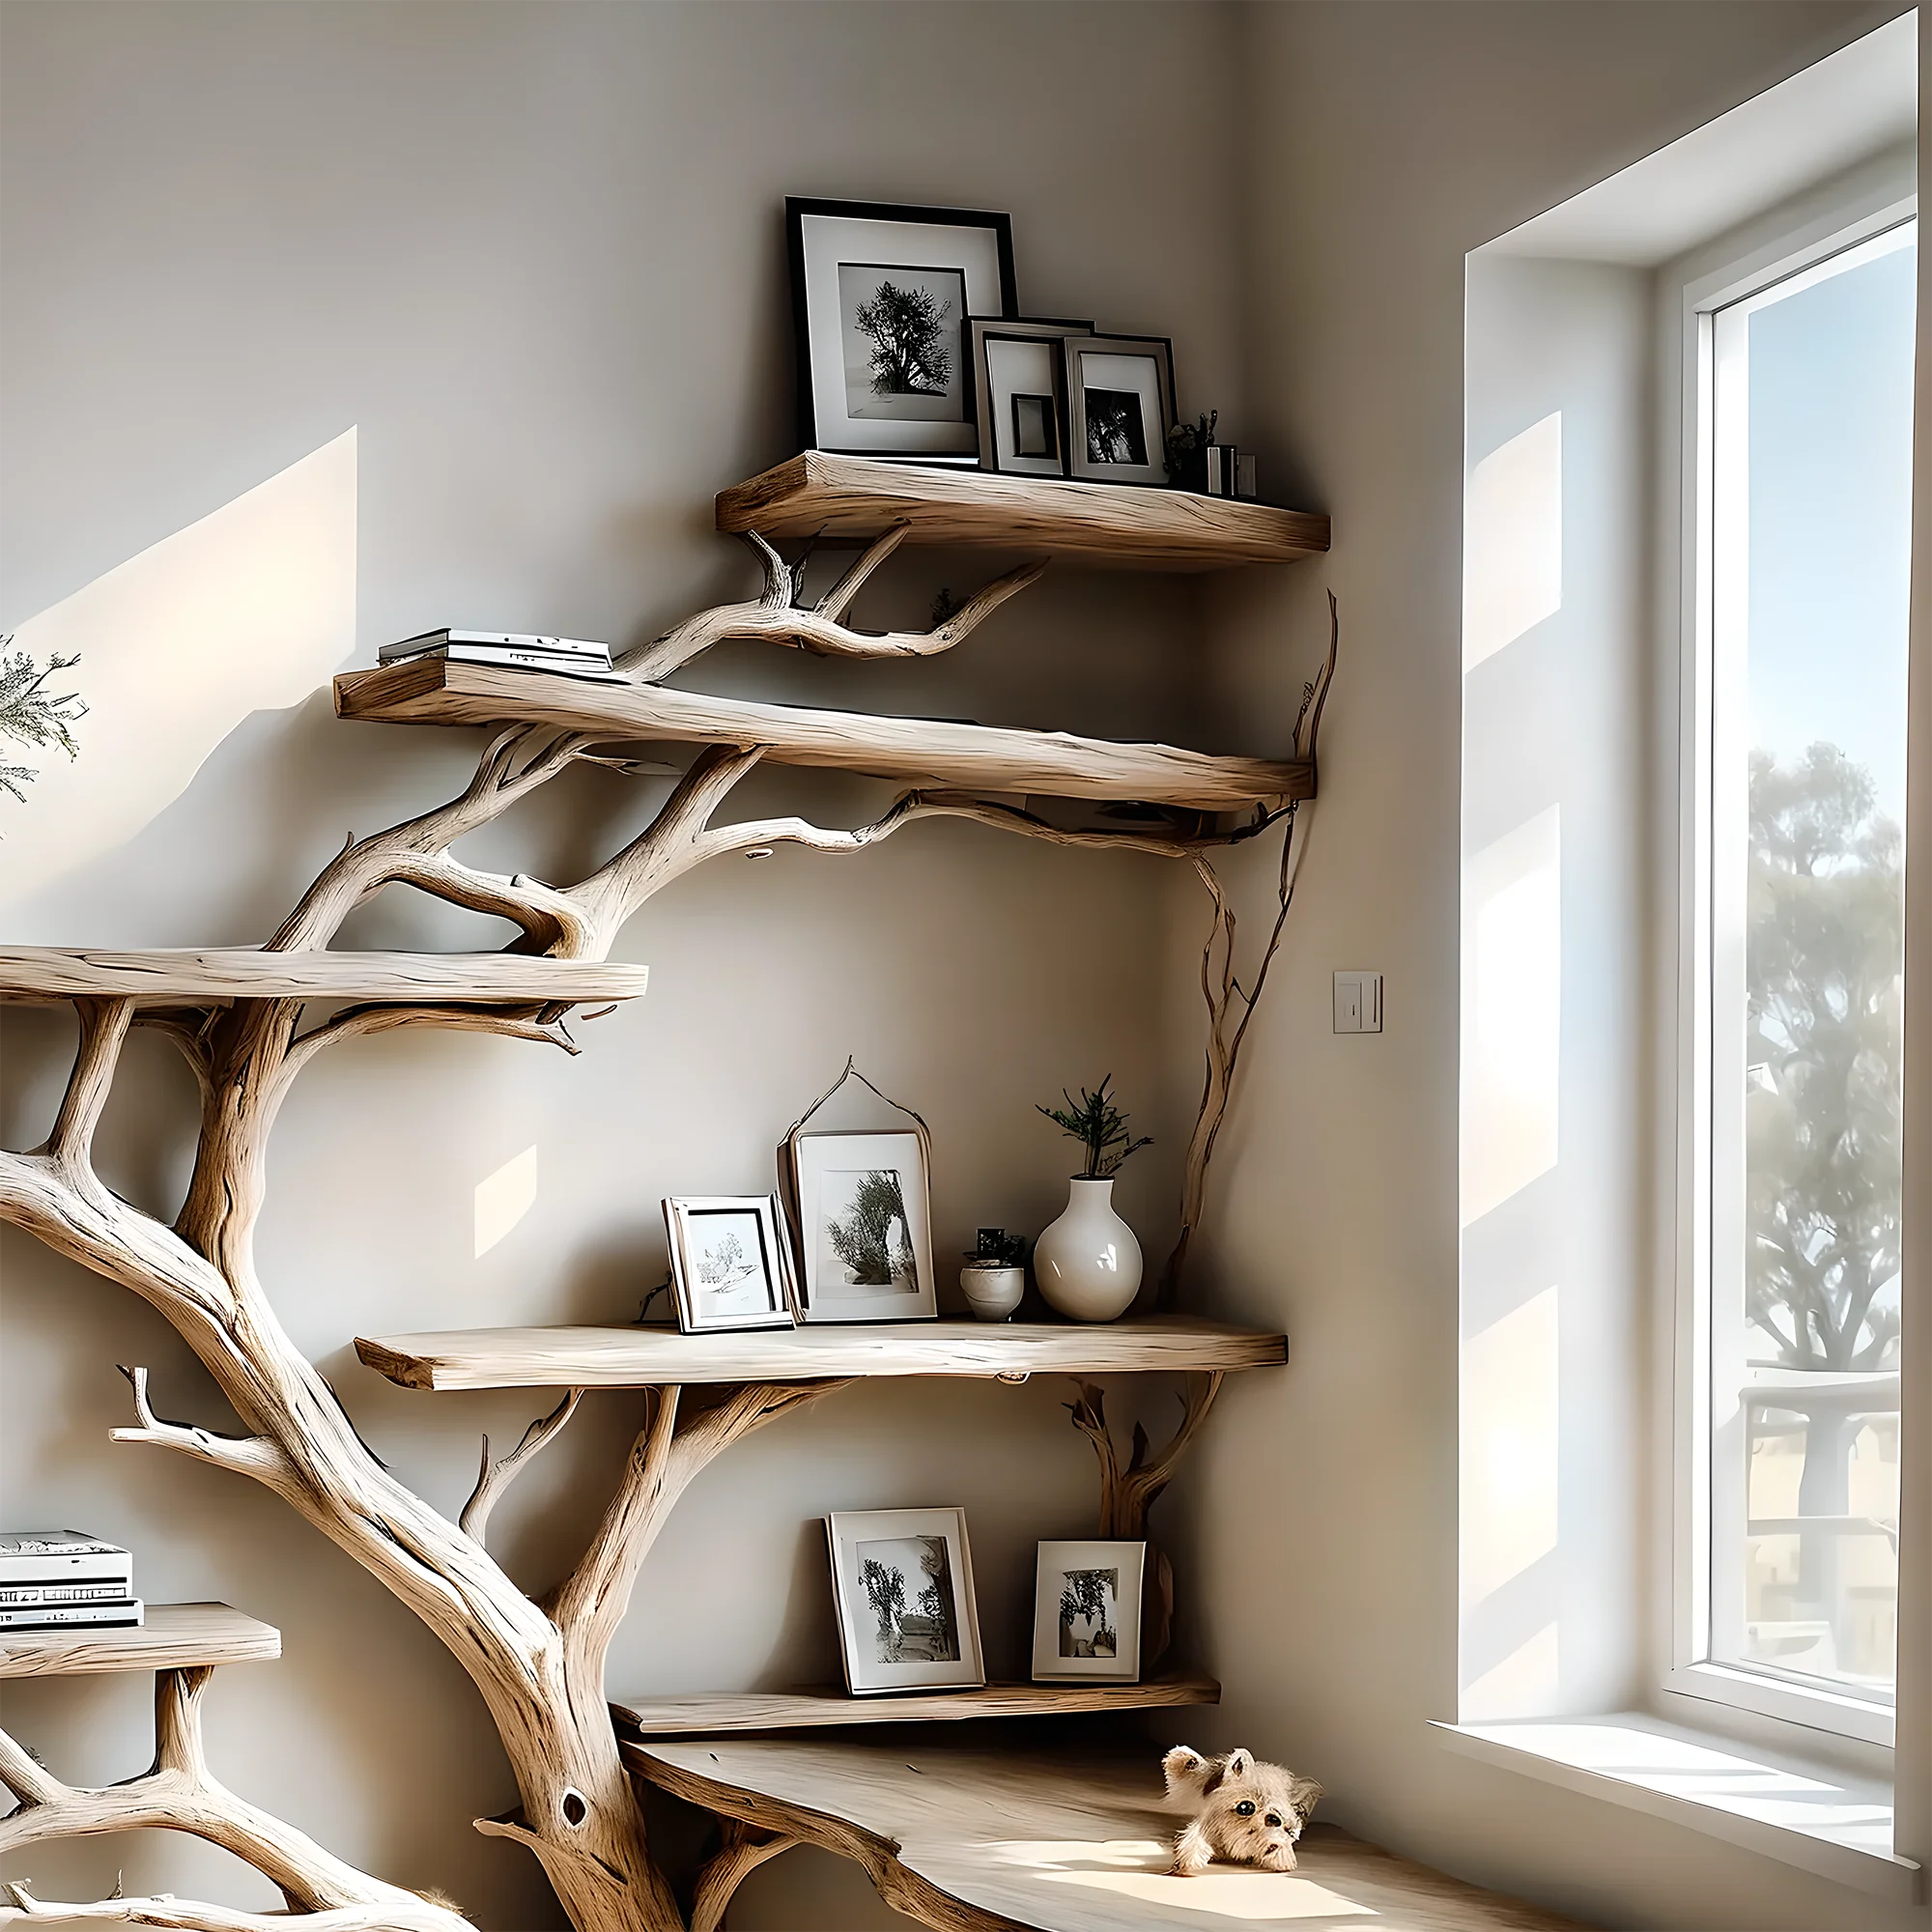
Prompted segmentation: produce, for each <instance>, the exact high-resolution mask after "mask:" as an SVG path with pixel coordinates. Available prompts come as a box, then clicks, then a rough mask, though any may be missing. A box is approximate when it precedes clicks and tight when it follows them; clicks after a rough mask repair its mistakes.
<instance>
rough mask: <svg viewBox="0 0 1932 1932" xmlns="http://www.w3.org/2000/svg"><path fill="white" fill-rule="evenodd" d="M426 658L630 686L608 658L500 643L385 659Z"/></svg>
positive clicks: (431, 649)
mask: <svg viewBox="0 0 1932 1932" xmlns="http://www.w3.org/2000/svg"><path fill="white" fill-rule="evenodd" d="M423 658H440V660H441V661H442V662H443V663H445V664H473V665H491V666H494V667H495V668H497V669H498V670H541V671H548V672H550V673H552V674H553V675H554V676H557V677H583V678H588V679H589V680H590V681H591V682H592V683H593V684H628V683H629V682H630V679H629V678H627V677H626V676H625V675H624V673H623V672H622V671H620V670H612V669H611V664H610V660H609V659H608V658H606V659H603V660H599V659H596V658H568V657H553V656H551V655H550V654H549V653H547V652H544V651H525V650H516V649H512V648H509V647H507V646H504V645H499V644H432V645H431V646H430V647H429V648H428V649H427V650H422V651H412V652H410V654H409V655H408V656H407V657H400V658H385V659H384V666H385V667H386V666H391V665H399V664H415V663H416V662H417V661H418V660H420V659H423Z"/></svg>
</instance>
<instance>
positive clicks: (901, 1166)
mask: <svg viewBox="0 0 1932 1932" xmlns="http://www.w3.org/2000/svg"><path fill="white" fill-rule="evenodd" d="M787 1153H788V1160H789V1163H790V1166H791V1170H792V1171H791V1175H790V1181H791V1185H792V1188H793V1190H794V1193H793V1198H794V1199H795V1200H796V1202H797V1204H798V1225H797V1228H796V1231H795V1232H796V1234H797V1236H798V1262H799V1266H798V1286H799V1295H798V1301H799V1313H800V1315H801V1317H802V1319H803V1320H804V1321H808V1322H816V1321H934V1320H937V1318H938V1315H939V1296H938V1293H937V1292H936V1285H935V1277H934V1275H933V1271H932V1214H931V1208H930V1205H929V1200H928V1179H927V1169H926V1142H925V1136H924V1135H923V1134H922V1133H920V1132H918V1131H917V1130H916V1129H913V1128H904V1129H890V1130H886V1131H867V1132H858V1133H836V1132H827V1133H798V1134H794V1135H793V1136H792V1137H791V1139H790V1141H789V1143H788V1147H787Z"/></svg>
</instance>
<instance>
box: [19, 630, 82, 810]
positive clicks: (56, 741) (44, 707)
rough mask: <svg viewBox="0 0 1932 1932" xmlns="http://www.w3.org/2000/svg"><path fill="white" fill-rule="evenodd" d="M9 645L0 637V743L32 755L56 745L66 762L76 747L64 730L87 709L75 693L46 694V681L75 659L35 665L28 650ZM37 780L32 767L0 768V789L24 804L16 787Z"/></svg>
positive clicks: (23, 796)
mask: <svg viewBox="0 0 1932 1932" xmlns="http://www.w3.org/2000/svg"><path fill="white" fill-rule="evenodd" d="M13 642H14V639H13V638H12V637H11V636H8V637H5V638H0V739H11V740H12V741H13V742H14V744H16V745H30V746H32V747H33V748H34V749H35V750H36V751H40V750H43V748H44V747H46V746H48V745H58V746H59V747H60V749H61V750H62V751H63V752H65V753H67V754H68V756H69V757H70V758H73V757H77V756H78V755H79V753H80V747H79V746H78V745H77V744H76V743H75V742H74V737H73V733H72V731H71V730H70V729H69V728H68V727H69V726H70V725H77V724H79V723H80V721H81V720H82V719H83V718H85V717H86V716H87V706H86V705H85V704H84V703H83V702H82V701H81V697H80V694H79V693H78V692H73V691H69V692H59V693H56V692H50V691H48V690H47V689H46V682H47V679H48V678H50V677H52V676H53V674H54V673H55V672H56V671H63V670H71V669H72V668H73V667H74V666H75V665H77V664H78V663H79V662H80V659H79V658H78V657H71V658H64V657H62V656H60V655H59V653H58V652H56V653H54V654H53V655H51V656H49V657H48V659H47V661H46V663H45V664H44V665H39V666H37V665H36V664H35V662H34V657H33V653H32V652H31V651H20V650H14V649H12V648H10V647H11V646H12V644H13ZM39 776H40V774H39V772H38V771H37V769H36V768H35V767H34V766H32V765H0V791H8V792H12V793H13V795H14V798H15V799H17V800H18V801H19V802H20V803H21V804H22V805H24V804H25V803H26V802H27V794H26V793H25V792H24V791H23V790H22V789H21V787H22V786H23V785H28V784H31V783H32V782H33V781H34V780H35V779H36V778H38V777H39Z"/></svg>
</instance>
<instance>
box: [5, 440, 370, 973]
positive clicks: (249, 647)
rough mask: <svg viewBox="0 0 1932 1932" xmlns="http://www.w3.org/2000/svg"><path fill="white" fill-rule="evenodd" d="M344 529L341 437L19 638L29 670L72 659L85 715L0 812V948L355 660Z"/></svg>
mask: <svg viewBox="0 0 1932 1932" xmlns="http://www.w3.org/2000/svg"><path fill="white" fill-rule="evenodd" d="M355 514H356V441H355V430H354V429H350V430H347V431H345V432H344V433H343V434H342V435H341V436H339V437H337V438H335V439H334V440H333V441H330V442H327V443H325V444H323V446H322V447H321V448H320V449H318V450H316V451H315V452H314V453H313V454H311V455H309V456H305V457H303V458H302V459H301V461H300V462H299V463H295V464H292V465H291V466H290V467H289V468H288V469H284V470H282V471H281V472H280V473H279V474H277V475H275V476H271V477H270V478H269V479H268V481H267V482H265V483H261V484H258V485H257V486H256V487H255V488H254V489H252V490H249V491H247V492H245V493H244V494H243V495H241V496H240V497H236V498H235V499H234V501H232V502H230V503H226V504H224V505H223V506H222V507H221V508H220V509H218V510H215V511H213V513H212V514H211V515H209V516H206V517H204V518H202V519H201V521H200V522H199V523H195V524H190V525H189V526H187V528H185V529H184V530H178V531H176V533H175V534H174V535H173V536H170V537H164V538H162V540H161V541H160V542H159V543H157V544H155V545H154V546H153V547H152V548H150V549H148V550H145V551H143V552H142V553H141V554H139V555H138V556H134V557H130V558H129V559H128V561H127V562H126V563H123V564H120V565H118V566H116V568H114V569H113V570H110V571H108V572H107V573H106V575H105V576H103V577H99V578H97V579H96V580H95V581H94V582H92V583H90V584H88V585H86V586H85V587H84V588H83V589H80V590H77V591H75V592H74V593H73V595H72V596H71V597H67V598H63V599H62V601H61V602H60V603H58V604H56V605H54V606H52V607H51V608H50V609H49V610H46V611H42V612H40V613H39V614H38V615H37V616H34V617H30V618H28V619H27V620H26V621H25V622H23V623H22V624H20V625H19V626H18V628H17V630H16V632H15V634H14V637H15V643H16V646H17V648H19V649H21V650H23V651H27V652H30V653H31V654H32V655H33V656H34V657H35V659H36V660H37V661H41V660H44V659H45V658H46V657H47V656H48V655H50V654H56V653H57V654H58V655H59V656H61V657H63V658H78V660H79V663H78V664H77V665H76V667H75V668H74V669H73V670H72V672H71V673H70V674H69V679H70V681H71V683H72V684H73V685H74V686H75V687H76V688H77V689H78V690H79V692H80V694H81V696H83V697H84V699H85V700H86V703H87V707H88V712H87V716H86V718H85V719H84V720H83V721H82V722H81V724H80V725H79V726H78V727H77V729H76V736H77V737H78V739H79V743H80V750H79V754H78V756H77V757H76V758H75V759H74V760H73V761H72V762H71V763H70V762H68V761H66V760H54V761H51V762H47V763H45V764H43V767H42V769H41V771H40V774H39V776H38V777H37V778H36V780H35V781H34V782H33V783H32V784H31V785H29V786H28V787H27V797H26V802H25V804H24V805H22V806H17V807H15V806H12V804H11V801H0V805H4V806H6V807H7V808H8V809H7V810H6V811H5V816H4V819H0V830H4V833H5V838H6V843H5V845H4V847H0V929H4V930H5V931H6V933H7V936H8V937H9V938H13V939H18V938H20V937H21V936H22V927H23V925H27V924H32V923H34V922H33V918H32V908H33V907H34V904H35V902H36V901H39V902H41V903H42V904H43V905H45V904H46V903H47V902H48V901H50V900H51V899H53V898H54V897H55V896H56V895H59V893H60V890H61V888H63V887H64V886H67V885H70V884H71V882H73V880H74V879H75V877H76V875H77V874H79V873H80V872H81V871H82V870H83V869H84V868H87V867H92V866H95V865H97V864H98V863H99V861H101V860H103V859H105V858H107V857H108V856H109V855H111V854H113V853H115V852H118V851H121V850H124V849H125V848H126V847H127V846H128V844H129V843H130V841H132V840H133V839H134V838H136V837H137V836H138V835H139V834H140V833H141V832H142V831H143V830H144V829H145V828H147V827H148V826H149V825H151V824H153V822H154V821H155V819H156V817H157V816H158V815H159V814H160V813H161V812H162V811H164V810H166V808H167V807H168V806H170V805H172V804H173V803H174V802H175V801H176V800H178V799H179V798H181V797H182V796H183V795H184V793H185V792H186V790H187V788H188V786H189V785H190V783H191V782H192V781H193V780H194V777H195V774H196V773H197V772H199V771H200V770H201V768H202V766H203V765H204V764H206V763H207V761H208V759H209V757H210V756H211V754H212V753H213V752H214V751H215V749H216V748H217V747H218V746H219V745H220V744H221V742H222V741H223V740H224V739H225V738H227V737H228V736H229V735H230V734H231V733H233V732H234V731H236V730H237V729H238V727H240V726H241V725H244V724H245V723H246V721H247V720H248V718H249V717H250V716H251V714H253V713H254V712H257V711H263V710H286V709H288V708H289V707H292V706H296V705H299V704H300V703H302V701H303V700H304V699H306V698H308V697H309V696H311V695H312V694H313V693H314V692H315V690H316V688H317V686H318V685H321V684H324V683H326V682H327V678H328V677H329V675H330V674H331V673H332V672H333V671H335V670H336V669H337V668H340V667H341V666H343V665H344V664H346V663H347V662H348V661H349V659H350V658H351V657H352V656H353V655H354V652H355V561H356V548H355V546H356V528H355ZM116 936H117V937H124V935H116ZM134 936H135V935H125V937H127V938H132V937H134ZM197 936H198V937H200V938H201V939H202V940H203V941H204V943H206V940H207V935H206V934H201V935H197ZM59 937H61V938H64V939H67V940H69V941H70V942H71V941H72V940H73V939H74V938H75V937H76V935H74V934H72V933H62V934H60V935H59ZM81 937H82V938H95V937H98V935H81Z"/></svg>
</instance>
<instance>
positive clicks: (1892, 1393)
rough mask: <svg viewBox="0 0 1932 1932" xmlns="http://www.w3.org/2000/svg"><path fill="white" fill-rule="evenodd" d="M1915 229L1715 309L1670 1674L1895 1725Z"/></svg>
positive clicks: (1798, 267)
mask: <svg viewBox="0 0 1932 1932" xmlns="http://www.w3.org/2000/svg"><path fill="white" fill-rule="evenodd" d="M1916 244H1917V224H1916V221H1915V220H1913V219H1912V218H1911V216H1910V213H1909V212H1907V211H1903V210H1899V209H1893V210H1891V211H1889V213H1882V214H1878V215H1874V216H1871V217H1868V218H1867V219H1865V220H1864V221H1863V222H1862V223H1861V225H1860V227H1859V228H1858V229H1856V230H1853V231H1851V232H1850V233H1844V232H1841V233H1839V234H1838V235H1835V236H1833V237H1830V238H1827V239H1825V240H1822V241H1818V242H1816V243H1815V244H1814V245H1813V246H1812V247H1811V248H1810V249H1809V251H1808V253H1807V254H1806V255H1805V256H1804V257H1801V258H1800V259H1799V260H1797V261H1796V262H1793V261H1791V260H1789V259H1787V260H1786V261H1784V262H1782V263H1780V264H1778V265H1776V268H1774V269H1767V270H1763V271H1761V273H1760V274H1759V276H1758V277H1757V278H1755V279H1754V280H1750V281H1747V282H1745V283H1744V284H1743V285H1739V284H1737V283H1735V282H1734V283H1733V284H1732V286H1730V287H1728V288H1725V289H1722V290H1719V291H1717V292H1715V293H1707V294H1706V297H1705V298H1704V300H1703V301H1701V302H1698V301H1693V302H1692V303H1691V304H1690V317H1689V320H1690V327H1691V330H1692V337H1691V347H1692V349H1693V350H1694V354H1695V357H1696V369H1697V378H1698V380H1697V384H1696V401H1697V408H1696V421H1695V424H1694V430H1695V435H1694V439H1693V452H1694V453H1693V455H1692V459H1691V461H1692V469H1693V473H1694V481H1695V489H1694V491H1693V492H1692V493H1691V497H1690V500H1691V501H1692V503H1693V504H1694V523H1695V569H1694V571H1693V572H1692V575H1691V581H1692V583H1693V586H1694V587H1693V590H1692V593H1691V596H1692V605H1693V613H1692V614H1693V616H1694V620H1695V621H1694V624H1693V625H1692V626H1691V627H1690V634H1691V635H1694V637H1695V638H1696V639H1697V644H1698V648H1697V650H1696V652H1695V653H1694V668H1695V669H1694V675H1695V684H1696V688H1695V689H1694V690H1693V691H1691V692H1690V694H1688V695H1689V696H1690V716H1691V717H1692V718H1693V719H1694V720H1695V721H1696V724H1695V727H1694V729H1693V730H1692V731H1691V732H1690V740H1691V748H1690V749H1691V756H1690V766H1691V783H1690V790H1689V796H1690V798H1691V799H1692V800H1693V801H1694V802H1695V807H1696V812H1697V819H1698V822H1697V823H1696V825H1695V826H1694V828H1693V832H1694V842H1695V848H1696V855H1697V863H1696V864H1695V865H1694V866H1693V867H1692V868H1691V872H1692V875H1693V877H1694V881H1695V883H1694V887H1693V889H1692V892H1691V895H1690V896H1691V905H1690V911H1691V915H1692V916H1691V918H1690V921H1689V926H1690V930H1689V932H1688V934H1687V938H1688V942H1689V946H1688V952H1687V970H1686V973H1685V980H1684V983H1686V985H1687V986H1688V987H1689V989H1690V992H1691V996H1692V997H1691V1005H1692V1007H1693V1009H1694V1014H1695V1017H1694V1023H1693V1025H1692V1028H1691V1030H1690V1040H1691V1042H1692V1050H1691V1051H1690V1054H1689V1055H1688V1059H1689V1062H1690V1078H1689V1080H1688V1081H1687V1083H1686V1091H1685V1094H1684V1100H1685V1106H1686V1114H1687V1125H1688V1127H1689V1129H1690V1131H1689V1133H1688V1134H1687V1136H1686V1138H1685V1145H1686V1147H1687V1148H1688V1149H1689V1150H1690V1181H1691V1188H1692V1197H1693V1198H1692V1200H1691V1202H1690V1209H1691V1211H1690V1216H1689V1217H1688V1221H1687V1226H1688V1227H1689V1228H1690V1230H1692V1231H1693V1232H1692V1233H1691V1235H1690V1240H1689V1243H1688V1260H1689V1263H1690V1265H1689V1267H1688V1268H1687V1271H1686V1274H1687V1287H1688V1305H1687V1307H1686V1309H1685V1310H1684V1315H1685V1318H1686V1319H1685V1322H1684V1334H1685V1337H1686V1348H1685V1350H1684V1357H1683V1358H1684V1362H1685V1367H1686V1370H1687V1373H1686V1375H1685V1377H1684V1378H1683V1382H1684V1393H1685V1396H1686V1398H1687V1400H1686V1401H1685V1403H1684V1406H1683V1410H1682V1413H1681V1415H1680V1435H1679V1442H1680V1457H1679V1463H1680V1470H1679V1474H1680V1481H1681V1483H1682V1485H1683V1490H1684V1494H1683V1497H1682V1504H1683V1507H1682V1511H1681V1516H1680V1522H1681V1524H1682V1531H1681V1538H1680V1544H1679V1556H1680V1564H1679V1568H1680V1589H1679V1597H1678V1606H1679V1631H1678V1641H1677V1646H1676V1649H1677V1655H1676V1657H1675V1659H1674V1662H1675V1664H1676V1665H1677V1668H1676V1669H1674V1670H1673V1672H1672V1674H1671V1679H1670V1683H1671V1688H1673V1689H1677V1690H1690V1691H1693V1692H1694V1693H1696V1694H1699V1695H1704V1696H1719V1697H1722V1698H1725V1699H1727V1700H1729V1701H1732V1702H1735V1703H1739V1704H1743V1705H1747V1706H1748V1707H1751V1708H1754V1709H1756V1710H1759V1711H1762V1712H1766V1713H1769V1714H1771V1715H1775V1716H1782V1717H1788V1718H1795V1719H1798V1720H1800V1721H1802V1722H1805V1723H1809V1724H1813V1725H1817V1726H1820V1727H1823V1728H1828V1729H1834V1730H1840V1731H1844V1732H1847V1733H1849V1734H1851V1735H1854V1736H1861V1737H1864V1738H1866V1739H1868V1740H1870V1741H1872V1742H1878V1743H1889V1741H1890V1719H1889V1706H1890V1705H1891V1702H1892V1691H1893V1680H1894V1664H1893V1657H1894V1647H1895V1644H1894V1639H1895V1628H1894V1626H1895V1619H1896V1608H1897V1576H1898V1561H1897V1543H1898V1421H1899V1357H1898V1338H1899V1236H1900V1219H1901V1211H1902V1202H1901V1190H1900V1154H1899V1122H1900V1101H1901V1041H1902V1030H1903V988H1902V980H1901V972H1902V958H1903V917H1904V901H1903V857H1904V853H1903V827H1904V822H1905V766H1906V746H1905V696H1906V649H1907V609H1908V597H1909V584H1910V524H1911V497H1912V449H1911V438H1912V382H1913V340H1914V327H1915V279H1916V259H1917V245H1916Z"/></svg>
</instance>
